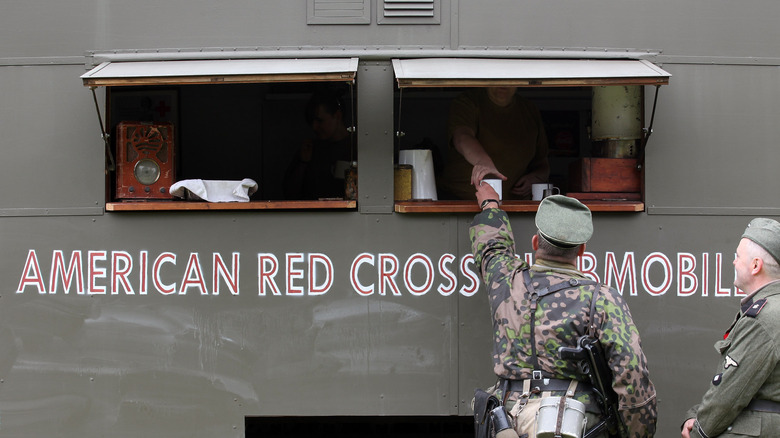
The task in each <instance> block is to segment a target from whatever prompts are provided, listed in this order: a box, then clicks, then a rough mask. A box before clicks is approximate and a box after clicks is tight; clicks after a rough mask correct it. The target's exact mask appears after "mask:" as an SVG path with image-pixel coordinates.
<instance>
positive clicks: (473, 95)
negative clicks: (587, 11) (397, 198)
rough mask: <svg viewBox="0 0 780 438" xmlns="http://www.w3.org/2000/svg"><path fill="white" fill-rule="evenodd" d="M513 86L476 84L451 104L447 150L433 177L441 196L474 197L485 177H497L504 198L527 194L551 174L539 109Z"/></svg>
mask: <svg viewBox="0 0 780 438" xmlns="http://www.w3.org/2000/svg"><path fill="white" fill-rule="evenodd" d="M516 91H517V87H488V88H476V89H472V90H468V91H466V92H464V93H462V94H461V95H460V96H458V97H457V98H455V100H453V102H452V104H451V105H450V112H449V118H448V121H447V138H448V143H449V149H448V151H447V161H446V163H445V166H444V170H443V171H442V174H441V175H440V177H439V180H438V182H437V188H438V190H439V192H440V198H441V199H474V187H475V186H476V185H477V184H479V182H480V181H481V180H483V179H484V178H500V179H502V180H503V181H504V182H503V187H502V189H503V193H504V198H505V199H530V198H531V185H532V184H534V183H545V182H547V179H548V177H549V175H550V164H549V162H548V161H547V135H546V133H545V130H544V125H543V123H542V118H541V116H540V114H539V110H538V109H537V108H536V106H535V105H534V104H533V103H531V102H530V101H529V100H527V99H524V98H522V97H520V96H519V95H517V93H516Z"/></svg>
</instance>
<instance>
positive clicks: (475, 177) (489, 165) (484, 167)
mask: <svg viewBox="0 0 780 438" xmlns="http://www.w3.org/2000/svg"><path fill="white" fill-rule="evenodd" d="M487 176H495V177H496V178H500V179H502V180H504V181H506V177H505V176H504V175H503V174H502V173H501V172H499V171H498V169H496V166H495V165H494V164H493V162H492V161H490V159H488V160H487V161H486V162H484V163H477V164H475V165H474V168H473V169H472V170H471V185H473V186H474V187H476V186H478V185H479V182H480V181H482V180H483V179H485V178H486V177H487ZM529 193H530V192H529Z"/></svg>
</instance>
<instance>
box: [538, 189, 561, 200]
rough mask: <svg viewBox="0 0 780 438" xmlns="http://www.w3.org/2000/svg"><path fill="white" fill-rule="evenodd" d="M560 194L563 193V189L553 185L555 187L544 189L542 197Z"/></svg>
mask: <svg viewBox="0 0 780 438" xmlns="http://www.w3.org/2000/svg"><path fill="white" fill-rule="evenodd" d="M560 194H561V189H559V188H558V187H554V186H553V187H550V188H549V189H544V190H542V199H544V198H546V197H548V196H552V195H560Z"/></svg>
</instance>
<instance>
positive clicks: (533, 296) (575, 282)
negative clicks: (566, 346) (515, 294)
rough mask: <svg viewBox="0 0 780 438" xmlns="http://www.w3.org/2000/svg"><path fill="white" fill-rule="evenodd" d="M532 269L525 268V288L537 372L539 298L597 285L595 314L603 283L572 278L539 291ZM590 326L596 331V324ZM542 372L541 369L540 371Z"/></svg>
mask: <svg viewBox="0 0 780 438" xmlns="http://www.w3.org/2000/svg"><path fill="white" fill-rule="evenodd" d="M529 271H530V269H529V268H528V267H527V266H526V267H525V268H523V283H524V284H525V288H526V289H527V290H528V294H529V298H530V300H531V315H530V316H531V330H530V332H531V362H532V363H531V365H533V367H534V373H536V371H537V370H539V360H538V359H537V357H536V336H535V334H534V332H535V330H534V327H536V308H537V307H538V305H539V304H538V303H539V300H540V299H542V298H544V297H546V296H547V295H550V294H553V293H555V292H558V291H561V290H564V289H570V288H573V287H578V286H586V285H596V286H597V287H596V291H595V292H593V297H594V298H592V299H591V304H590V315H593V314H594V310H595V308H596V300H595V296H596V295H598V291H599V289H601V285H600V284H599V283H598V282H596V281H593V280H583V279H579V278H570V279H569V281H563V282H560V283H558V284H554V285H552V286H549V287H545V288H543V289H541V290H539V291H537V290H536V288H534V285H533V281H532V280H531V274H530V272H529ZM590 318H591V322H592V320H593V317H592V316H590ZM590 326H593V331H594V332H595V327H596V326H595V324H593V323H591V324H590ZM590 326H589V327H588V330H589V331H588V333H589V334H590ZM539 371H540V370H539ZM540 372H541V371H540Z"/></svg>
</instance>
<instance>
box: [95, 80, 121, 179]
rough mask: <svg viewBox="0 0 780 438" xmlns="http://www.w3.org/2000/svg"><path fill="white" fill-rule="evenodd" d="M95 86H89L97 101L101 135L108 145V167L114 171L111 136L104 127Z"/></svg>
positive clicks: (96, 106)
mask: <svg viewBox="0 0 780 438" xmlns="http://www.w3.org/2000/svg"><path fill="white" fill-rule="evenodd" d="M95 88H97V87H89V89H90V90H92V100H94V101H95V111H96V112H97V116H98V123H100V137H101V138H102V139H103V143H104V144H105V145H106V155H107V156H108V166H107V167H108V170H109V171H112V172H113V171H114V170H116V164H115V162H114V154H113V153H112V152H111V145H110V144H109V136H108V133H107V132H106V128H104V125H103V117H102V116H101V115H100V105H98V100H97V94H96V93H95Z"/></svg>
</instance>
